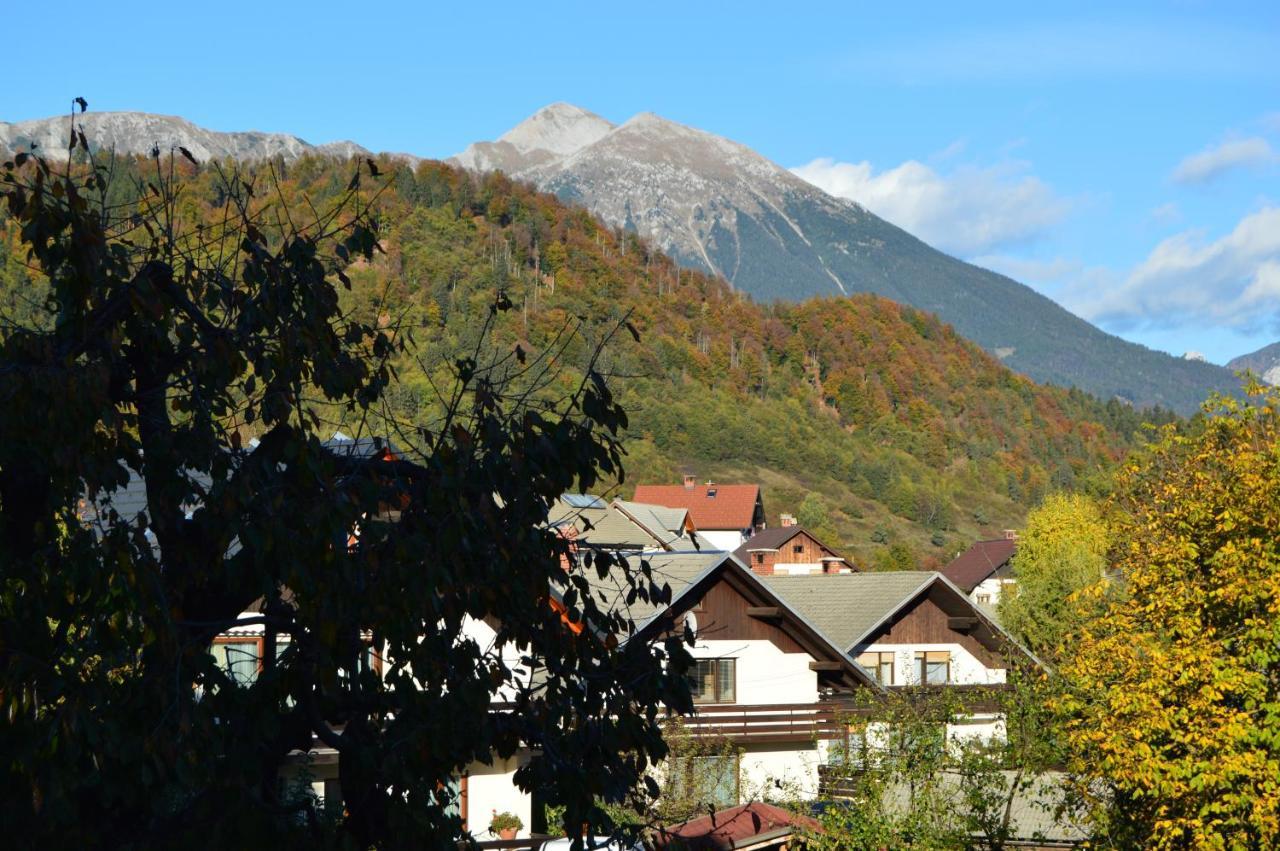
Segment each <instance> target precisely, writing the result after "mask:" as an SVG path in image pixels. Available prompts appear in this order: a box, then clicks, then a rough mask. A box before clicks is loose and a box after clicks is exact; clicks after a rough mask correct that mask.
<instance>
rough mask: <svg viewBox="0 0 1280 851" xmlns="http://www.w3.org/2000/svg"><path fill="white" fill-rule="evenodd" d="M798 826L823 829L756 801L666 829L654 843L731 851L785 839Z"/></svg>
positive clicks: (789, 813)
mask: <svg viewBox="0 0 1280 851" xmlns="http://www.w3.org/2000/svg"><path fill="white" fill-rule="evenodd" d="M797 828H804V829H808V830H814V831H817V830H820V829H821V827H820V825H819V824H818V822H817V821H816V820H815V819H811V818H809V817H808V816H802V815H799V814H797V813H792V812H788V811H787V810H784V809H782V808H781V807H775V806H773V805H772V804H765V803H763V802H760V801H752V802H751V803H749V804H742V805H740V806H737V807H730V808H729V809H727V810H719V811H718V812H716V813H714V814H712V815H706V816H699V817H698V818H694V819H689V820H688V821H686V822H682V823H681V824H677V825H672V826H671V827H668V828H664V829H663V830H661V831H659V835H658V836H657V837H656V838H655V842H654V844H655V845H656V846H657V847H658V848H689V849H697V851H730V849H734V848H754V847H757V843H761V842H763V841H764V840H766V839H777V840H779V841H783V840H785V839H786V837H788V836H790V835H791V833H792V832H793V831H794V830H795V829H797Z"/></svg>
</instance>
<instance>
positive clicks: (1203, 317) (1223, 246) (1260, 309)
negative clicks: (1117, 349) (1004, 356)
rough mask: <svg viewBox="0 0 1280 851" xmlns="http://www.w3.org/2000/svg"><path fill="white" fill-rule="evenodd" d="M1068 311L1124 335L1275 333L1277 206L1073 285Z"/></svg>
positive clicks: (1279, 249) (1176, 240) (1279, 296)
mask: <svg viewBox="0 0 1280 851" xmlns="http://www.w3.org/2000/svg"><path fill="white" fill-rule="evenodd" d="M1066 300H1067V301H1068V306H1069V307H1071V308H1073V309H1074V310H1075V311H1076V312H1078V313H1080V315H1082V316H1084V317H1085V318H1086V319H1090V320H1093V321H1095V322H1100V323H1105V324H1107V325H1110V326H1112V327H1116V328H1120V329H1126V328H1134V327H1147V328H1178V327H1187V328H1191V327H1205V326H1217V327H1227V328H1234V329H1238V330H1242V331H1258V330H1270V331H1276V330H1280V207H1276V206H1266V207H1263V208H1262V209H1260V210H1257V211H1256V212H1253V213H1250V214H1249V215H1247V216H1245V217H1244V218H1243V219H1241V220H1240V221H1239V222H1238V223H1237V224H1236V226H1235V228H1234V229H1233V230H1232V231H1231V233H1229V234H1227V235H1226V236H1223V237H1221V238H1219V239H1213V240H1210V239H1207V238H1206V236H1205V234H1204V232H1203V231H1195V230H1189V231H1184V232H1182V233H1179V234H1176V235H1174V236H1171V237H1169V238H1168V239H1166V240H1164V241H1162V242H1161V243H1159V244H1158V245H1157V246H1156V247H1155V248H1154V249H1153V250H1152V251H1151V253H1150V254H1149V255H1148V256H1147V258H1146V259H1145V260H1144V261H1143V262H1141V263H1140V264H1138V266H1137V267H1135V268H1134V269H1133V270H1132V271H1131V272H1130V273H1129V275H1128V276H1127V277H1125V278H1123V279H1119V278H1117V277H1114V276H1109V277H1106V278H1102V279H1099V278H1096V277H1095V278H1093V279H1092V280H1083V279H1082V280H1079V281H1077V282H1076V283H1075V284H1074V285H1073V286H1072V287H1071V290H1070V292H1069V293H1068V294H1067V299H1066Z"/></svg>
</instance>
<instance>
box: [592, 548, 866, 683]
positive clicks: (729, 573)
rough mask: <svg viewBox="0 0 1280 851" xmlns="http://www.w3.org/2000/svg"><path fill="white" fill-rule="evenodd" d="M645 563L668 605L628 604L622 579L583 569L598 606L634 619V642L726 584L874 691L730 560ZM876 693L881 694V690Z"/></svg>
mask: <svg viewBox="0 0 1280 851" xmlns="http://www.w3.org/2000/svg"><path fill="white" fill-rule="evenodd" d="M640 558H641V556H638V555H633V556H628V559H629V560H630V562H631V564H633V565H635V564H638V561H639V559H640ZM643 558H644V560H645V561H647V562H648V563H649V566H650V568H651V570H652V571H653V578H654V581H655V582H657V583H659V584H663V583H665V584H666V585H668V586H670V588H671V602H670V604H669V605H661V604H654V603H653V602H650V601H644V600H638V599H637V600H632V601H631V602H630V603H628V602H627V599H626V596H627V587H626V583H625V582H624V581H623V580H622V578H621V577H620V576H617V575H616V574H614V573H613V572H606V574H605V576H604V577H603V578H602V577H600V575H599V574H598V573H597V571H596V570H595V568H594V567H588V568H584V569H583V571H582V575H583V576H585V577H586V578H587V581H588V582H589V583H590V586H591V592H592V594H593V595H594V596H595V599H596V600H597V602H598V603H599V604H600V605H602V606H603V607H605V608H611V609H613V610H615V611H622V612H623V613H625V614H626V615H627V617H629V618H630V619H631V622H632V623H633V624H634V625H635V633H634V636H633V638H632V639H630V640H635V639H636V638H639V639H641V640H648V639H650V638H654V637H656V636H658V635H660V634H662V632H663V631H664V630H666V629H669V628H672V627H673V624H674V618H673V617H664V615H666V614H667V613H668V612H671V613H672V614H673V615H674V614H683V613H684V612H686V611H688V610H689V609H690V608H691V607H692V606H693V605H694V603H696V602H697V601H698V600H700V599H701V598H702V596H703V595H704V594H706V592H707V591H708V590H709V589H710V588H711V587H712V586H713V585H714V584H715V583H716V582H721V581H723V582H727V583H729V584H730V586H731V587H733V588H734V589H735V590H737V591H738V592H739V593H742V594H743V595H744V596H746V597H747V598H748V599H749V600H752V601H753V602H752V605H758V606H766V607H777V609H778V610H779V615H780V617H779V620H778V623H779V625H780V627H781V628H782V629H784V630H786V631H787V632H788V633H789V634H790V635H791V636H792V637H793V638H794V639H795V640H796V642H797V643H798V644H799V645H800V646H801V647H804V648H805V650H806V651H807V652H809V653H810V655H812V656H813V657H814V658H815V659H819V660H822V661H828V660H829V661H835V662H839V663H840V665H841V670H842V671H843V675H844V676H845V678H846V680H848V681H851V682H856V683H860V684H865V685H872V686H875V683H874V681H873V680H872V678H871V676H870V675H869V674H868V673H867V672H866V671H865V670H864V669H863V668H862V667H861V666H859V665H858V663H857V662H856V661H854V659H853V658H852V657H851V656H850V655H849V654H848V653H847V652H846V651H845V649H844V648H843V647H841V646H840V645H839V644H837V643H836V642H835V641H833V640H832V639H831V638H830V637H829V636H827V635H825V634H824V633H823V632H822V630H821V629H820V628H819V627H817V626H816V625H814V624H813V623H812V622H811V621H810V620H809V619H808V618H807V617H806V616H805V614H804V613H803V612H801V611H799V610H798V609H796V608H795V607H794V606H792V605H790V603H789V602H788V601H787V600H786V599H784V598H783V597H781V596H780V595H778V594H776V593H774V591H773V590H772V589H771V588H770V587H769V586H767V585H765V584H764V583H762V582H761V581H760V577H758V576H756V575H755V574H754V573H752V572H751V570H750V569H748V568H747V567H746V565H744V564H743V563H742V562H740V561H738V560H737V559H736V558H734V557H733V555H732V554H730V553H726V552H712V553H690V552H673V553H657V554H655V555H651V556H645V557H643ZM875 687H877V688H878V686H875Z"/></svg>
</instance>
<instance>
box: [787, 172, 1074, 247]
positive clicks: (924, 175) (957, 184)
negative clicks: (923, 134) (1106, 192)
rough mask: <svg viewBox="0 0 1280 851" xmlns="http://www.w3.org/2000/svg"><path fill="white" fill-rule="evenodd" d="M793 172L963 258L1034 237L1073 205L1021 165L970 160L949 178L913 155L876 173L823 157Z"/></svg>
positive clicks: (832, 193) (1058, 219)
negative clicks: (974, 163)
mask: <svg viewBox="0 0 1280 851" xmlns="http://www.w3.org/2000/svg"><path fill="white" fill-rule="evenodd" d="M791 171H792V172H793V173H794V174H796V175H797V176H798V177H801V178H803V179H804V180H807V181H809V182H810V183H812V184H814V185H815V186H817V187H818V188H819V189H822V190H824V191H825V192H827V193H829V194H831V195H835V196H837V197H840V198H847V199H849V200H851V201H856V202H858V203H859V204H861V205H863V206H864V207H866V208H867V209H869V210H871V211H872V212H873V213H875V214H876V215H878V216H881V217H883V218H885V219H888V220H889V221H890V222H893V223H894V224H895V225H898V226H899V227H901V228H904V229H905V230H907V231H909V232H910V233H912V234H914V235H915V236H918V237H920V238H921V239H923V240H924V241H925V242H928V243H929V244H931V245H933V246H935V247H937V248H940V249H942V250H943V251H947V252H950V253H952V254H956V255H959V256H961V257H971V256H974V255H976V254H983V253H987V252H990V251H992V250H993V249H996V248H999V247H1002V246H1007V245H1011V244H1016V243H1021V242H1026V241H1029V240H1031V239H1034V238H1035V237H1037V236H1039V235H1041V234H1042V233H1044V232H1045V231H1046V230H1048V229H1049V228H1050V227H1052V226H1054V225H1056V224H1057V223H1058V222H1060V221H1061V220H1062V218H1063V217H1064V216H1065V215H1066V214H1067V211H1068V209H1069V207H1070V204H1069V202H1068V201H1066V200H1065V199H1062V198H1059V197H1058V196H1056V195H1055V194H1054V192H1053V191H1052V190H1051V189H1050V188H1049V186H1048V185H1047V184H1045V183H1044V182H1043V181H1042V180H1040V179H1039V178H1038V177H1035V176H1034V175H1030V174H1027V173H1026V168H1025V166H1022V165H1018V164H1009V165H1000V166H988V167H978V166H972V165H966V166H960V167H958V168H956V169H954V170H953V171H951V172H949V173H947V174H945V175H944V174H940V173H938V172H937V171H935V170H934V169H932V168H930V167H929V166H927V165H925V164H923V163H921V162H918V161H916V160H908V161H907V162H904V163H903V164H902V165H899V166H897V167H896V168H892V169H889V170H887V171H881V172H879V173H877V172H876V171H875V170H874V168H872V166H871V164H870V163H868V162H860V163H845V162H837V161H836V160H833V159H830V158H826V157H824V158H820V159H816V160H814V161H812V162H810V163H808V164H807V165H803V166H799V167H797V168H793V169H791Z"/></svg>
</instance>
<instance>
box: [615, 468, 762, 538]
mask: <svg viewBox="0 0 1280 851" xmlns="http://www.w3.org/2000/svg"><path fill="white" fill-rule="evenodd" d="M634 501H635V502H637V503H642V504H647V505H662V506H666V507H667V508H681V509H685V510H687V511H688V512H689V515H690V517H691V518H692V521H693V525H694V526H695V528H696V529H697V530H698V534H699V535H700V536H701V537H702V538H703V539H704V540H706V541H708V542H710V544H711V545H712V547H713V548H714V549H717V550H724V551H725V552H733V551H734V550H736V549H737V548H738V547H740V546H742V545H743V544H745V543H746V542H747V541H749V540H750V539H751V536H752V535H754V534H756V532H759V531H760V530H761V529H764V528H765V519H764V502H763V501H762V499H761V496H760V486H759V485H722V484H718V483H716V482H707V483H705V484H701V485H700V484H698V482H697V480H696V479H695V478H694V477H693V476H685V477H684V484H682V485H637V486H636V493H635V498H634Z"/></svg>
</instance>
